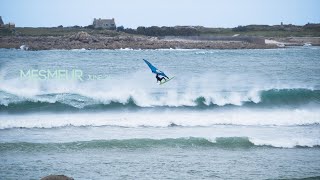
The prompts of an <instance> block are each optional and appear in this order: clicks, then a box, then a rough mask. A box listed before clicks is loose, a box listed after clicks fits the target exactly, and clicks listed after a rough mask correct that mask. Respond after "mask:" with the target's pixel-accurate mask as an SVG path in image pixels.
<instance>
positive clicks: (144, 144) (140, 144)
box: [0, 137, 319, 152]
mask: <svg viewBox="0 0 320 180" xmlns="http://www.w3.org/2000/svg"><path fill="white" fill-rule="evenodd" d="M161 147H162V148H224V149H233V148H254V147H266V148H268V147H269V148H301V147H309V148H312V147H314V148H318V147H319V145H318V144H316V145H309V146H305V145H304V146H299V145H296V146H290V147H288V146H286V145H285V144H284V145H283V146H273V145H272V144H256V143H254V142H252V141H251V140H250V139H249V138H248V137H217V138H215V139H213V140H210V139H206V138H196V137H188V138H176V139H174V138H167V139H121V140H119V139H112V140H93V141H79V142H66V143H30V142H14V143H11V142H10V143H8V142H7V143H0V152H1V151H2V152H3V151H66V150H84V149H114V148H116V149H140V148H161Z"/></svg>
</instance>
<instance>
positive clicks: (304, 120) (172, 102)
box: [0, 47, 320, 179]
mask: <svg viewBox="0 0 320 180" xmlns="http://www.w3.org/2000/svg"><path fill="white" fill-rule="evenodd" d="M143 59H147V60H149V61H150V62H151V63H153V64H154V65H155V66H156V67H158V68H159V69H161V70H163V71H164V72H165V73H166V74H167V75H168V76H169V77H173V76H175V78H174V79H173V80H171V81H170V82H167V83H165V84H163V85H158V84H157V83H156V79H155V75H154V74H152V73H151V71H150V69H149V68H148V66H147V65H146V64H145V63H144V61H143ZM58 72H59V73H58ZM28 73H29V74H28ZM54 73H56V74H54ZM58 74H59V75H58ZM79 77H80V78H79ZM50 174H65V175H67V176H71V177H73V178H75V179H293V178H295V179H302V178H313V179H317V178H320V48H319V47H294V48H285V49H268V50H171V49H167V50H129V49H124V50H51V51H22V50H14V49H0V177H1V178H0V179H40V178H41V177H44V176H46V175H50Z"/></svg>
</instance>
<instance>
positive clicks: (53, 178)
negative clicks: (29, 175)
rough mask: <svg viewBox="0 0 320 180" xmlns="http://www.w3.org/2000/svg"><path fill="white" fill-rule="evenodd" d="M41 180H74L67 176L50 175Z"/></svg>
mask: <svg viewBox="0 0 320 180" xmlns="http://www.w3.org/2000/svg"><path fill="white" fill-rule="evenodd" d="M41 180H74V179H73V178H71V177H68V176H65V175H49V176H46V177H43V178H41Z"/></svg>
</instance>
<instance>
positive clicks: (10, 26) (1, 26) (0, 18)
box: [0, 16, 16, 29]
mask: <svg viewBox="0 0 320 180" xmlns="http://www.w3.org/2000/svg"><path fill="white" fill-rule="evenodd" d="M15 27H16V25H15V24H14V23H10V22H9V23H8V24H4V22H3V20H2V17H1V16H0V28H9V29H14V28H15Z"/></svg>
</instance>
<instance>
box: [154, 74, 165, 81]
mask: <svg viewBox="0 0 320 180" xmlns="http://www.w3.org/2000/svg"><path fill="white" fill-rule="evenodd" d="M156 78H157V82H158V81H160V82H161V81H162V80H163V79H164V80H165V79H166V78H165V77H159V74H157V75H156Z"/></svg>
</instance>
